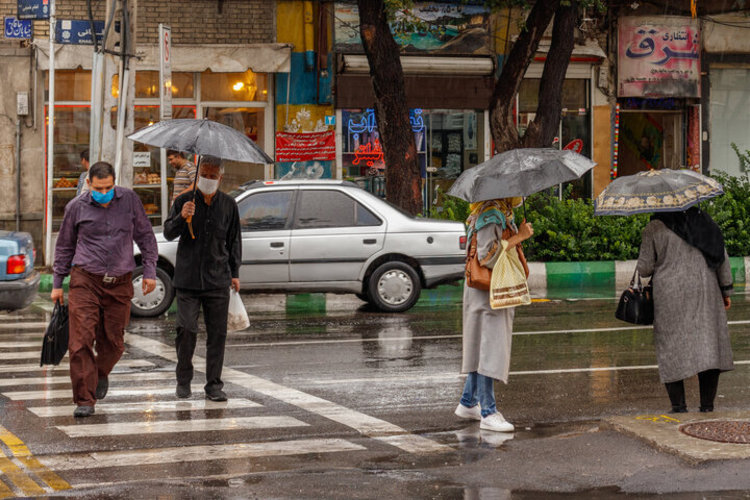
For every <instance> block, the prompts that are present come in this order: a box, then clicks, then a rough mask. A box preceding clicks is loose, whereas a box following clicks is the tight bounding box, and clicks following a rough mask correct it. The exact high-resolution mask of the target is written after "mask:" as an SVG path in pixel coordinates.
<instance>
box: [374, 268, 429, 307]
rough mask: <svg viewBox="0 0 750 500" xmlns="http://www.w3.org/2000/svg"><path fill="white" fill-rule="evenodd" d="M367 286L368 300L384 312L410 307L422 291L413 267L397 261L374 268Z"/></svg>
mask: <svg viewBox="0 0 750 500" xmlns="http://www.w3.org/2000/svg"><path fill="white" fill-rule="evenodd" d="M367 288H368V292H369V302H370V303H371V304H373V305H374V306H375V307H377V308H378V309H380V310H381V311H385V312H402V311H406V310H407V309H410V308H411V307H412V306H413V305H414V304H415V303H416V302H417V299H419V293H420V292H421V291H422V285H421V284H420V282H419V276H417V272H416V271H415V270H414V268H413V267H411V266H410V265H409V264H406V263H405V262H399V261H390V262H386V263H384V264H381V265H380V266H379V267H378V268H377V269H375V272H373V273H372V276H370V281H369V282H368V287H367Z"/></svg>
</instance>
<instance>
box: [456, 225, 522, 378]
mask: <svg viewBox="0 0 750 500" xmlns="http://www.w3.org/2000/svg"><path fill="white" fill-rule="evenodd" d="M476 234H477V257H478V258H479V261H480V262H483V263H484V262H485V261H487V267H489V268H492V267H494V265H495V262H497V258H498V257H499V256H500V253H501V252H502V246H501V245H499V242H500V239H501V237H502V227H500V226H499V225H497V224H488V225H486V226H484V227H483V228H482V229H480V230H479V231H477V233H476ZM514 314H515V308H512V307H510V308H507V309H497V310H495V309H492V308H490V294H489V291H487V290H477V289H476V288H471V287H468V286H466V284H465V282H464V303H463V362H462V364H461V373H469V372H479V374H480V375H484V376H486V377H491V378H493V379H497V380H501V381H503V382H504V383H506V384H507V383H508V372H509V370H510V348H511V335H512V332H513V316H514Z"/></svg>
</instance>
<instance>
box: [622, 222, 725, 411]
mask: <svg viewBox="0 0 750 500" xmlns="http://www.w3.org/2000/svg"><path fill="white" fill-rule="evenodd" d="M636 269H637V270H638V272H639V273H640V275H641V276H642V277H644V278H648V277H649V276H652V278H651V284H652V285H653V287H654V292H653V293H654V347H655V348H656V360H657V363H658V365H659V378H660V380H661V382H662V383H664V385H665V387H666V389H667V395H668V396H669V400H670V402H671V403H672V412H673V413H684V412H686V411H688V410H687V404H686V402H685V385H684V383H683V380H684V379H686V378H688V377H692V376H693V375H696V374H697V375H698V385H699V388H700V411H702V412H710V411H713V410H714V398H715V397H716V390H717V388H718V386H719V373H721V372H723V371H728V370H732V369H733V368H734V363H733V361H732V346H731V342H730V339H729V327H728V325H727V313H726V311H727V310H728V309H729V308H730V306H731V305H732V299H731V298H730V295H731V294H732V292H733V284H732V269H731V265H730V262H729V257H728V256H727V252H726V250H725V249H724V236H723V235H722V234H721V229H719V226H718V225H717V224H716V223H715V222H714V221H713V220H712V219H711V217H710V216H709V215H708V214H707V213H705V212H703V211H701V210H700V209H699V208H698V207H690V208H688V209H687V211H685V212H661V213H656V214H654V215H653V216H652V217H651V222H649V223H648V225H647V226H646V227H645V228H644V229H643V236H642V240H641V250H640V253H639V255H638V264H637V267H636Z"/></svg>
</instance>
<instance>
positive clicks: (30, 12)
mask: <svg viewBox="0 0 750 500" xmlns="http://www.w3.org/2000/svg"><path fill="white" fill-rule="evenodd" d="M16 5H17V7H18V19H49V0H18V3H17V4H16Z"/></svg>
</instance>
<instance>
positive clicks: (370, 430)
mask: <svg viewBox="0 0 750 500" xmlns="http://www.w3.org/2000/svg"><path fill="white" fill-rule="evenodd" d="M125 342H126V343H128V344H129V345H131V346H133V347H136V348H138V349H140V350H142V351H145V352H148V353H151V354H154V355H157V356H161V357H163V358H166V359H168V360H170V361H174V362H176V361H177V355H176V353H175V349H174V347H171V346H168V345H166V344H164V343H162V342H159V341H157V340H154V339H149V338H147V337H143V336H141V335H137V334H133V333H130V334H128V335H126V337H125ZM193 366H194V367H195V369H197V370H199V371H203V372H204V373H205V366H206V360H205V359H204V358H202V357H200V356H194V357H193ZM222 378H223V379H224V381H225V382H231V383H233V384H237V385H239V386H241V387H244V388H246V389H249V390H251V391H255V392H259V393H261V394H264V395H266V396H269V397H272V398H275V399H278V400H280V401H283V402H285V403H288V404H291V405H294V406H297V407H299V408H302V409H304V410H306V411H309V412H310V413H314V414H316V415H320V416H322V417H325V418H327V419H329V420H333V421H334V422H338V423H340V424H343V425H345V426H347V427H350V428H352V429H354V430H356V431H358V432H359V433H361V434H362V435H365V436H367V437H370V438H373V439H377V440H380V441H383V442H386V443H388V444H391V445H393V446H395V447H397V448H400V449H402V450H404V451H407V452H409V453H415V454H417V453H433V452H448V451H452V448H451V447H450V446H447V445H443V444H440V443H437V442H435V441H432V440H430V439H427V438H425V437H422V436H418V435H415V434H411V433H409V432H408V431H407V430H406V429H403V428H401V427H399V426H397V425H395V424H392V423H390V422H386V421H385V420H381V419H379V418H375V417H372V416H370V415H366V414H364V413H361V412H358V411H356V410H352V409H350V408H346V407H344V406H341V405H338V404H336V403H333V402H331V401H328V400H325V399H323V398H319V397H317V396H313V395H311V394H307V393H305V392H302V391H298V390H296V389H292V388H290V387H286V386H283V385H281V384H277V383H275V382H271V381H270V380H266V379H263V378H260V377H256V376H254V375H250V374H247V373H244V372H241V371H239V370H235V369H232V368H225V369H224V371H223V373H222ZM396 435H398V436H399V439H395V438H394V437H393V436H396Z"/></svg>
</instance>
